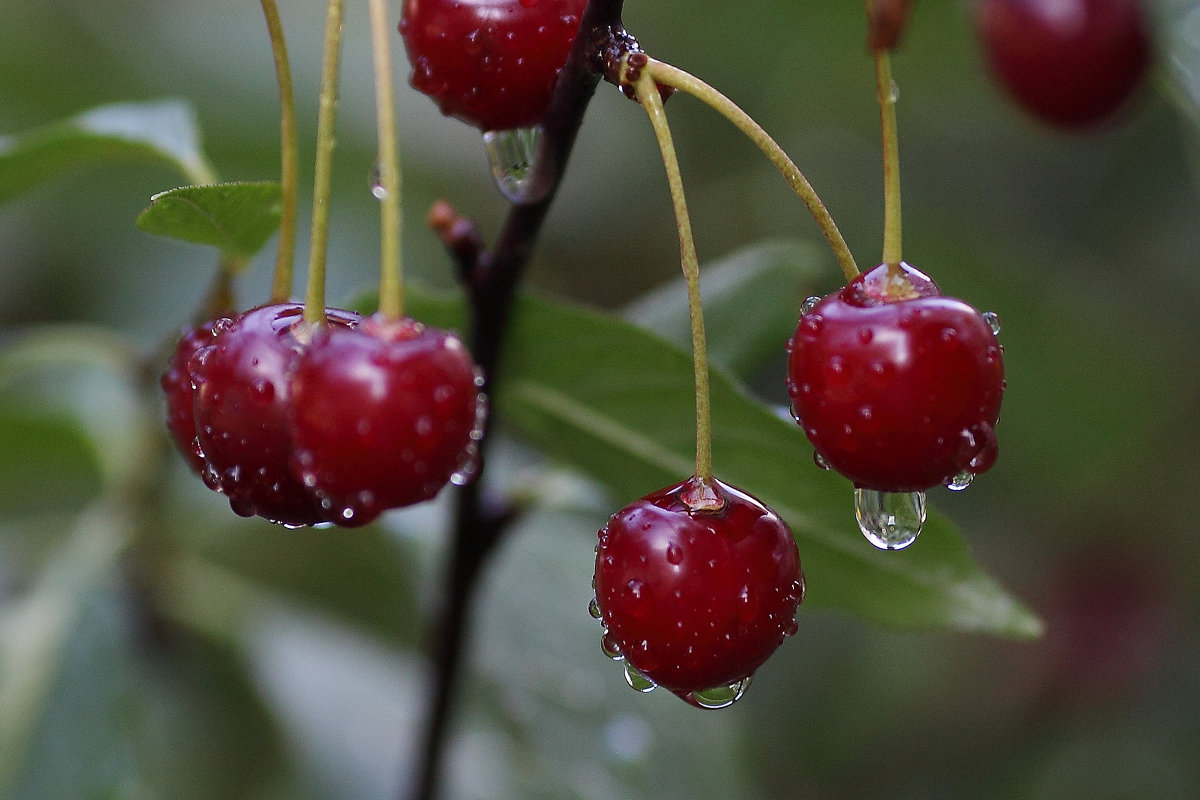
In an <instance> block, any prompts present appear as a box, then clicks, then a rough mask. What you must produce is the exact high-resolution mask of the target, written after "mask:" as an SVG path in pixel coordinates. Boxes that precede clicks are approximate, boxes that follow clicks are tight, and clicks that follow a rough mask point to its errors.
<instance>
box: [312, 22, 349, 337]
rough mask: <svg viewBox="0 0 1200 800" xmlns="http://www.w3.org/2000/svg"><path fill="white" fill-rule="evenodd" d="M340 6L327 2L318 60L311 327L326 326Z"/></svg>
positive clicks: (340, 23)
mask: <svg viewBox="0 0 1200 800" xmlns="http://www.w3.org/2000/svg"><path fill="white" fill-rule="evenodd" d="M342 3H343V0H329V7H328V11H327V13H326V17H325V53H324V56H323V57H322V61H321V99H320V107H319V108H318V110H317V163H316V167H315V170H314V174H313V214H312V238H311V243H310V246H309V257H308V287H307V290H306V292H305V295H304V321H305V322H307V323H309V324H312V325H324V324H325V256H326V249H327V247H328V243H329V196H330V194H331V192H332V177H333V148H334V143H335V134H334V124H335V122H336V118H337V100H338V70H339V67H340V59H341V53H342Z"/></svg>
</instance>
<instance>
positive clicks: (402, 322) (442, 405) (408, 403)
mask: <svg viewBox="0 0 1200 800" xmlns="http://www.w3.org/2000/svg"><path fill="white" fill-rule="evenodd" d="M476 374H477V373H476V369H475V363H474V361H473V360H472V358H471V355H470V353H468V352H467V349H466V347H465V346H464V345H463V343H462V341H461V340H460V339H459V338H458V336H456V335H455V334H453V333H448V332H446V331H442V330H438V329H436V328H430V327H426V326H425V325H423V324H421V323H419V322H416V321H414V320H412V319H408V318H401V319H395V320H391V319H387V318H386V317H383V316H381V315H375V316H373V317H370V318H368V319H367V320H365V321H363V322H362V324H360V325H359V326H358V327H357V328H354V329H353V330H350V329H344V328H329V329H326V330H324V331H321V332H318V333H317V334H316V336H314V338H313V340H312V342H311V343H310V345H309V346H308V347H307V348H306V350H305V352H304V354H303V355H302V356H301V357H300V358H299V360H298V361H297V362H296V365H295V369H294V371H293V373H292V384H291V392H292V398H291V399H292V403H291V415H290V417H289V423H290V430H291V436H292V440H293V442H294V447H295V458H294V459H293V467H294V469H295V470H296V472H297V477H298V479H300V480H302V482H303V483H304V485H305V486H307V487H309V488H310V489H311V491H312V492H313V493H314V494H315V496H317V497H318V498H319V499H320V501H321V502H322V504H323V506H324V507H325V508H326V509H327V513H330V514H332V515H333V519H334V521H336V522H337V523H338V524H339V525H362V524H365V523H367V522H370V521H371V520H373V519H375V518H376V517H377V516H379V514H380V513H382V512H383V511H384V510H386V509H389V508H398V507H402V506H407V505H411V504H413V503H417V502H421V501H423V500H429V499H431V498H433V497H434V496H435V495H436V494H437V493H438V492H439V491H440V490H441V489H442V487H443V486H445V485H446V483H447V482H448V481H450V480H452V479H454V480H458V481H461V480H465V479H466V478H467V477H469V473H470V472H471V471H472V470H473V469H474V459H475V457H476V452H477V444H476V442H477V439H478V437H479V436H480V433H481V427H480V426H481V425H482V423H483V411H484V406H483V403H484V402H485V401H484V400H483V399H482V397H481V395H480V392H479V386H478V384H477V379H476Z"/></svg>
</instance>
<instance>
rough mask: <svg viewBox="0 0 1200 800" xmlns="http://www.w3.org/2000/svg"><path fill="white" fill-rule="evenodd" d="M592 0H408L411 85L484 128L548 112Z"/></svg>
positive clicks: (529, 122) (403, 23) (404, 21)
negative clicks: (558, 79)
mask: <svg viewBox="0 0 1200 800" xmlns="http://www.w3.org/2000/svg"><path fill="white" fill-rule="evenodd" d="M586 5H587V0H405V2H404V9H403V12H402V16H401V19H400V34H401V35H402V36H403V37H404V45H405V48H406V49H407V51H408V60H409V61H410V62H411V63H412V67H413V73H412V79H411V80H412V85H413V87H415V88H416V89H417V90H418V91H421V92H423V93H425V94H427V95H429V96H430V97H431V98H433V99H434V100H435V101H436V102H437V104H438V106H439V107H440V108H441V110H442V113H443V114H447V115H449V116H453V117H457V118H458V119H461V120H463V121H464V122H468V123H470V124H472V125H475V126H477V127H479V128H480V129H481V130H484V131H501V130H509V129H512V128H527V127H530V126H533V125H536V124H537V123H538V122H539V121H541V118H542V117H543V116H544V115H545V113H546V106H547V104H548V103H549V102H550V94H551V92H552V91H553V89H554V82H555V80H556V79H557V78H558V73H559V70H561V69H562V66H563V64H565V63H566V61H567V54H568V53H569V52H570V49H571V43H572V42H573V41H574V40H575V34H576V33H577V32H578V31H579V20H580V17H581V16H582V14H583V9H584V7H585V6H586Z"/></svg>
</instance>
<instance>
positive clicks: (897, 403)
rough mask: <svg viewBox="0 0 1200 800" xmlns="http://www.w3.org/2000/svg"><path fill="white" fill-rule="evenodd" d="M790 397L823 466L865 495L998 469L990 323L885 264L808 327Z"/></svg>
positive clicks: (912, 274) (904, 268)
mask: <svg viewBox="0 0 1200 800" xmlns="http://www.w3.org/2000/svg"><path fill="white" fill-rule="evenodd" d="M788 348H789V355H788V393H789V395H790V396H791V399H792V407H793V409H794V411H795V413H796V415H797V418H798V420H799V422H800V425H801V427H803V428H804V432H805V433H806V434H807V435H808V438H809V441H811V442H812V444H813V447H815V448H816V451H817V454H818V455H819V456H820V457H821V458H822V459H824V461H825V462H826V463H827V464H828V465H829V466H830V467H832V468H833V469H834V470H836V471H838V472H839V473H841V474H842V475H844V476H845V477H847V478H849V479H850V480H851V481H853V482H854V485H855V486H856V487H857V488H860V489H875V490H879V491H883V492H917V491H924V490H925V489H928V488H931V487H933V486H937V485H938V484H945V483H950V482H951V481H953V480H954V479H955V477H956V476H959V475H961V474H962V473H969V474H971V475H977V474H979V473H981V472H985V471H987V470H988V469H990V468H991V466H992V464H993V463H994V462H995V460H996V452H997V445H996V436H995V431H994V429H995V426H996V423H997V421H998V420H999V416H1000V399H1001V396H1002V395H1003V392H1004V362H1003V358H1002V350H1001V347H1000V345H999V344H998V343H997V341H996V335H995V333H993V332H992V328H991V326H990V325H989V323H988V321H987V320H986V319H985V318H984V317H983V315H981V314H980V313H979V312H978V311H976V310H975V309H974V308H972V307H971V306H969V305H967V304H966V303H963V302H962V301H960V300H956V299H954V298H951V297H943V296H942V295H941V293H940V291H939V290H938V287H937V286H936V285H935V284H934V282H933V281H932V280H930V279H929V278H928V277H926V276H925V275H923V274H922V273H920V272H918V271H917V270H915V269H913V268H912V267H910V266H908V265H907V264H900V265H899V267H895V268H893V267H889V266H888V265H886V264H881V265H880V266H878V267H875V268H874V269H872V270H870V271H869V272H866V273H863V274H862V275H859V276H858V277H857V278H855V279H854V280H853V281H851V282H850V283H849V284H848V285H847V286H846V287H845V288H844V289H842V290H841V291H840V292H837V293H835V294H831V295H829V296H828V297H826V298H825V299H823V300H822V301H821V302H820V303H818V304H817V305H816V306H815V307H814V308H812V310H811V311H809V312H807V313H806V314H804V315H803V316H801V318H800V322H799V324H798V325H797V327H796V333H795V335H794V336H793V337H792V339H791V341H790V342H789V343H788Z"/></svg>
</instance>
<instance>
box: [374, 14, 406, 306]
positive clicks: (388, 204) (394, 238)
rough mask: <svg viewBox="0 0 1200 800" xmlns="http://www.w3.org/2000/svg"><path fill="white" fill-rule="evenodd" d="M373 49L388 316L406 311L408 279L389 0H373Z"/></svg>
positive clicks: (382, 286)
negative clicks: (402, 249) (405, 275)
mask: <svg viewBox="0 0 1200 800" xmlns="http://www.w3.org/2000/svg"><path fill="white" fill-rule="evenodd" d="M370 15H371V50H372V54H373V57H374V62H375V117H376V128H377V136H378V139H379V159H378V168H379V182H378V183H377V184H375V185H373V186H372V187H371V192H372V193H373V194H374V195H375V197H376V198H377V199H378V200H379V221H380V229H381V231H380V256H379V311H380V312H381V313H382V314H383V315H384V316H385V317H387V318H388V319H397V318H399V317H401V316H403V314H404V280H403V271H402V266H401V258H400V226H401V217H400V159H399V157H398V155H397V149H396V138H397V135H396V104H395V99H394V98H395V87H394V86H393V82H392V54H391V48H390V47H389V45H388V41H389V36H390V34H391V26H390V24H389V23H388V7H387V0H370Z"/></svg>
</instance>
